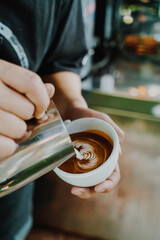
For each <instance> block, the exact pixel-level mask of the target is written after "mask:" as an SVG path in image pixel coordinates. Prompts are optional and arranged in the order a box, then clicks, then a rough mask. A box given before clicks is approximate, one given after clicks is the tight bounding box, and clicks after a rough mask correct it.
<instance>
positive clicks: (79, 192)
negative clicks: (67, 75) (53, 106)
mask: <svg viewBox="0 0 160 240" xmlns="http://www.w3.org/2000/svg"><path fill="white" fill-rule="evenodd" d="M84 117H95V118H99V119H102V120H104V121H106V122H108V123H109V124H110V125H112V126H113V127H114V129H115V130H116V132H117V134H118V137H119V141H120V143H122V142H123V139H124V132H123V131H122V130H121V129H120V128H119V127H118V126H117V125H116V124H115V123H114V122H113V120H112V119H111V118H110V117H109V116H108V115H107V114H104V113H101V112H97V111H95V110H92V109H89V108H75V109H72V111H71V112H70V113H69V115H68V118H69V119H71V120H74V119H78V118H84ZM119 180H120V170H119V165H118V164H117V166H116V168H115V169H114V171H113V172H112V174H111V175H110V176H109V178H107V179H106V180H105V181H104V182H102V183H100V184H98V185H96V186H94V187H86V188H83V187H72V189H71V193H72V194H74V195H76V196H78V197H80V198H83V199H88V198H90V197H91V196H93V195H94V194H95V193H100V192H103V193H107V192H110V191H111V190H112V189H113V188H114V187H115V186H116V185H117V184H118V182H119Z"/></svg>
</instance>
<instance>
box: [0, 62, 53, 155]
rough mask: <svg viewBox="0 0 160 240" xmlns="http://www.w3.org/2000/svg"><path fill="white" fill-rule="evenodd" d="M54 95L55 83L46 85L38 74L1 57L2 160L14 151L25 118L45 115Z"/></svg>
mask: <svg viewBox="0 0 160 240" xmlns="http://www.w3.org/2000/svg"><path fill="white" fill-rule="evenodd" d="M53 94H54V87H53V85H52V84H46V85H44V84H43V82H42V80H41V78H40V77H39V76H38V75H37V74H35V73H33V72H32V71H29V70H27V69H25V68H22V67H20V66H18V65H15V64H12V63H8V62H6V61H3V60H0V159H2V158H5V157H8V156H10V155H12V154H13V153H14V151H15V150H16V147H17V145H16V143H15V141H14V140H15V139H19V138H21V137H22V136H23V135H24V134H25V132H26V130H27V125H26V123H25V120H29V119H31V118H32V117H35V118H38V119H39V118H41V117H43V116H44V113H45V111H46V110H47V107H48V105H49V102H50V100H49V98H50V97H52V96H53Z"/></svg>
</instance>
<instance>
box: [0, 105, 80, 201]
mask: <svg viewBox="0 0 160 240" xmlns="http://www.w3.org/2000/svg"><path fill="white" fill-rule="evenodd" d="M47 116H48V119H47V120H46V121H43V122H41V123H37V122H36V120H34V119H33V120H32V121H31V122H30V123H29V126H30V129H29V131H28V134H27V136H26V138H25V139H22V140H21V142H20V143H19V146H18V148H17V150H16V152H15V153H14V154H13V155H12V156H11V157H9V158H7V159H3V160H0V197H2V196H5V195H7V194H9V193H11V192H13V191H15V190H17V189H19V188H21V187H23V186H24V185H26V184H28V183H30V182H31V181H33V180H35V179H36V178H38V177H40V176H42V175H44V174H45V173H47V172H49V171H50V170H52V169H54V168H55V167H57V166H59V165H60V164H62V163H63V162H64V161H66V160H67V159H68V158H70V157H71V156H73V155H74V154H75V152H74V148H73V145H72V141H71V139H70V137H69V134H68V132H67V130H66V127H65V125H64V123H63V121H62V119H61V117H60V115H59V113H58V111H57V109H56V107H55V106H54V107H53V108H52V109H50V110H49V111H48V112H47Z"/></svg>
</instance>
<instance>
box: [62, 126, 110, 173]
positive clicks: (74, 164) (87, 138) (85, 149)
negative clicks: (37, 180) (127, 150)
mask: <svg viewBox="0 0 160 240" xmlns="http://www.w3.org/2000/svg"><path fill="white" fill-rule="evenodd" d="M70 137H71V139H72V142H73V146H74V148H76V149H77V150H78V151H79V153H80V154H81V156H82V157H83V159H78V158H76V155H74V156H73V157H71V158H70V159H68V160H67V161H66V162H64V163H63V164H62V165H61V166H59V168H60V169H61V170H63V171H65V172H69V173H85V172H89V171H91V170H93V169H95V168H97V167H99V166H100V165H102V164H103V163H104V162H105V161H106V160H107V159H108V158H109V156H110V155H111V152H112V149H113V142H112V140H111V138H110V137H109V136H108V135H107V134H106V133H104V132H101V131H98V130H92V131H91V130H90V131H84V132H79V133H74V134H71V135H70Z"/></svg>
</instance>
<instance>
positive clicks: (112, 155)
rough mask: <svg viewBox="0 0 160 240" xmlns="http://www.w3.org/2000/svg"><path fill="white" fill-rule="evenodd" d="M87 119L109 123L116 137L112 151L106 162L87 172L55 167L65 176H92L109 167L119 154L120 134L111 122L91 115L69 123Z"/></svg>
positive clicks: (56, 170)
mask: <svg viewBox="0 0 160 240" xmlns="http://www.w3.org/2000/svg"><path fill="white" fill-rule="evenodd" d="M86 119H88V120H91V119H92V120H93V121H99V122H102V123H103V124H105V125H107V127H108V128H109V129H110V130H112V133H113V138H114V139H112V138H111V139H112V140H113V149H112V152H111V154H110V156H109V158H108V159H107V160H106V161H105V162H104V163H102V164H101V165H100V166H99V167H97V168H96V169H93V170H91V171H89V172H85V173H69V172H65V171H63V170H61V169H59V167H57V168H55V169H54V171H55V173H57V174H60V175H61V176H63V177H71V178H75V179H77V178H79V177H81V178H85V177H87V176H92V175H94V174H96V173H97V172H100V171H101V170H102V169H103V168H104V167H106V168H107V165H109V164H110V163H111V161H112V160H113V159H114V158H115V155H116V154H117V151H118V154H119V149H120V144H119V138H118V135H117V133H116V131H115V129H114V128H113V127H112V126H111V125H110V124H109V123H107V122H105V121H104V120H102V119H99V118H91V117H90V118H80V119H76V120H73V121H71V122H70V123H67V125H69V124H72V123H75V122H84V121H86ZM88 130H96V129H93V128H92V129H88ZM82 131H83V130H82ZM78 132H81V131H78ZM106 134H108V133H107V132H106ZM108 135H109V134H108ZM109 136H110V135H109ZM110 137H111V136H110Z"/></svg>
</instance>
